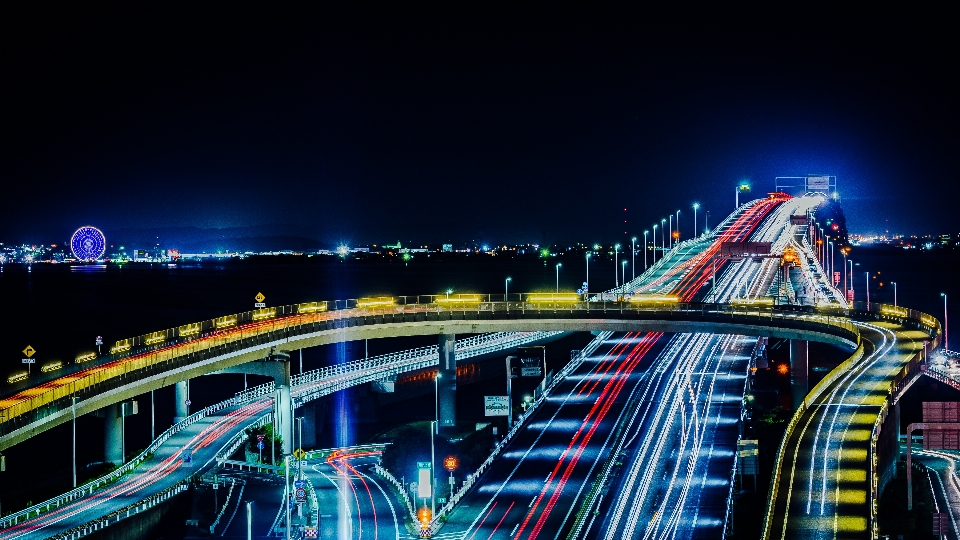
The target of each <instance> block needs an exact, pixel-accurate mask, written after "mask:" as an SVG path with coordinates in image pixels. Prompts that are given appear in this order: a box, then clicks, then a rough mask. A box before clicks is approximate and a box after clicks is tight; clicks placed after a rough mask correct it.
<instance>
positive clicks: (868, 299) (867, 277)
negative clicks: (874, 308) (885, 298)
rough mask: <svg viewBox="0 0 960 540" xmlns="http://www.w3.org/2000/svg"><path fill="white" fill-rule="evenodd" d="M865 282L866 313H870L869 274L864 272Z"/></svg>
mask: <svg viewBox="0 0 960 540" xmlns="http://www.w3.org/2000/svg"><path fill="white" fill-rule="evenodd" d="M864 274H866V280H867V311H870V272H864Z"/></svg>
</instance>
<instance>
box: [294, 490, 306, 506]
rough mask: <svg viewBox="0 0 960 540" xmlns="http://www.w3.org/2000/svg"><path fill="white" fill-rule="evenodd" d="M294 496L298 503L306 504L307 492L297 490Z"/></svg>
mask: <svg viewBox="0 0 960 540" xmlns="http://www.w3.org/2000/svg"><path fill="white" fill-rule="evenodd" d="M294 496H295V497H296V498H297V502H298V503H302V502H306V500H307V490H305V489H303V488H297V489H296V491H294Z"/></svg>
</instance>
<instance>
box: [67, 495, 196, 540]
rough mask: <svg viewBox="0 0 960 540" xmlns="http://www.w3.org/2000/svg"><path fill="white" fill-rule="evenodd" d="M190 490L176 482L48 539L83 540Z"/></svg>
mask: <svg viewBox="0 0 960 540" xmlns="http://www.w3.org/2000/svg"><path fill="white" fill-rule="evenodd" d="M189 488H190V483H189V481H187V480H184V481H182V482H178V483H177V484H176V485H173V486H170V487H169V488H167V489H165V490H163V491H161V492H159V493H156V494H154V495H152V496H150V497H148V498H146V499H144V500H142V501H139V502H136V503H134V504H131V505H129V506H125V507H123V508H121V509H120V510H117V511H115V512H112V513H110V514H108V515H106V516H104V517H102V518H100V519H98V520H96V521H92V522H89V523H85V524H83V525H80V526H78V527H74V528H73V529H70V530H69V531H64V532H62V533H59V534H56V535H54V536H51V537H49V538H51V539H53V540H64V539H66V540H74V539H76V538H83V537H84V536H88V535H90V534H93V533H95V532H97V531H100V530H103V529H105V528H107V527H109V526H111V525H116V524H117V523H119V522H120V521H121V520H123V519H126V518H128V517H130V516H134V515H136V514H139V513H141V512H146V511H147V510H150V509H152V508H153V507H155V506H157V505H158V504H160V503H163V502H166V501H167V500H169V499H170V498H171V497H174V496H176V495H179V494H180V493H183V492H184V491H186V490H187V489H189Z"/></svg>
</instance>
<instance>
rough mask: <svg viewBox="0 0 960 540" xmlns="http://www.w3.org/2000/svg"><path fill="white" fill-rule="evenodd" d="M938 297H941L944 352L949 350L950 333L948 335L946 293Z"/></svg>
mask: <svg viewBox="0 0 960 540" xmlns="http://www.w3.org/2000/svg"><path fill="white" fill-rule="evenodd" d="M940 296H942V297H943V348H944V350H947V351H949V350H950V333H949V329H950V326H949V323H948V322H947V293H940Z"/></svg>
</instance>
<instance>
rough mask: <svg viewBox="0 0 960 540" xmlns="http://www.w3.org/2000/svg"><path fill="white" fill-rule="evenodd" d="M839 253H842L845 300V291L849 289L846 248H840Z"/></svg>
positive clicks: (845, 298) (844, 297)
mask: <svg viewBox="0 0 960 540" xmlns="http://www.w3.org/2000/svg"><path fill="white" fill-rule="evenodd" d="M840 253H843V299H844V300H847V291H849V290H850V289H848V288H847V250H846V249H841V250H840ZM847 301H849V300H847Z"/></svg>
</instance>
